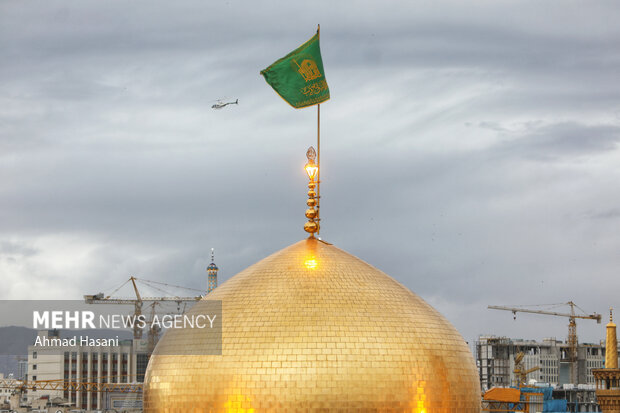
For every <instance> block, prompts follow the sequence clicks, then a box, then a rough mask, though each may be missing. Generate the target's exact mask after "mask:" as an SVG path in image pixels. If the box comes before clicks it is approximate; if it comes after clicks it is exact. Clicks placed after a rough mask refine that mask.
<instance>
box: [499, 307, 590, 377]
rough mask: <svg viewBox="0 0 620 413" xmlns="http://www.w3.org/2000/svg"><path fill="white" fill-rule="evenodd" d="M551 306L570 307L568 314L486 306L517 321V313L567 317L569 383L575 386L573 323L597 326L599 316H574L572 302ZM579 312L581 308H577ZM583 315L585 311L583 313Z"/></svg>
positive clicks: (574, 327) (575, 360) (575, 348)
mask: <svg viewBox="0 0 620 413" xmlns="http://www.w3.org/2000/svg"><path fill="white" fill-rule="evenodd" d="M550 305H551V306H553V305H555V306H558V305H568V306H570V313H568V314H567V313H558V312H556V311H546V310H532V309H528V308H523V307H504V306H498V305H490V306H488V308H489V309H491V310H504V311H511V312H512V314H513V316H514V319H515V320H516V319H517V313H533V314H544V315H553V316H558V317H568V349H569V355H568V360H569V362H570V366H571V369H570V378H571V383H573V384H577V322H576V321H575V320H576V319H577V318H581V319H586V320H596V322H597V323H598V324H600V323H601V315H600V314H597V313H593V314H583V315H582V314H575V307H577V308H579V306H578V305H577V304H575V303H574V302H572V301H569V302H567V303H562V304H550ZM579 309H580V310H581V308H579ZM581 311H583V310H581ZM584 313H585V311H584Z"/></svg>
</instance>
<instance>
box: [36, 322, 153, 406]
mask: <svg viewBox="0 0 620 413" xmlns="http://www.w3.org/2000/svg"><path fill="white" fill-rule="evenodd" d="M54 338H56V339H60V334H59V332H58V331H57V330H51V331H47V330H43V331H39V334H38V338H37V340H39V343H41V342H42V343H43V344H47V343H48V342H47V341H45V340H44V339H48V340H49V339H54ZM76 344H77V345H75V346H66V345H63V346H58V345H38V344H37V345H31V346H28V374H27V380H28V381H40V380H54V381H60V382H62V381H72V382H83V383H132V382H137V383H142V382H143V381H144V373H145V372H146V366H147V364H148V353H147V345H148V343H147V340H119V341H118V345H101V346H99V345H98V346H83V345H79V339H78V341H77V343H76ZM42 396H49V399H50V400H51V399H53V398H55V397H61V398H63V399H65V400H66V401H67V402H69V403H72V404H73V405H74V406H75V407H76V408H78V409H87V410H95V409H96V410H101V409H104V408H108V407H111V406H108V405H107V402H108V401H109V400H108V399H109V398H110V395H106V394H104V393H102V392H95V391H93V392H89V391H63V390H29V391H28V398H29V399H31V400H32V399H37V398H40V397H42ZM139 407H141V406H139Z"/></svg>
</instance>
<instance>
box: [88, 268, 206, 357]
mask: <svg viewBox="0 0 620 413" xmlns="http://www.w3.org/2000/svg"><path fill="white" fill-rule="evenodd" d="M136 282H141V283H142V284H144V285H146V286H148V287H150V288H154V289H156V290H158V291H160V292H162V293H164V294H169V293H168V292H167V291H164V290H163V289H162V288H160V287H158V286H165V287H173V288H180V289H184V290H192V291H199V292H202V290H197V289H194V288H187V287H181V286H178V285H172V284H166V283H162V282H157V281H149V280H143V279H140V278H136V277H133V276H132V277H129V279H128V280H127V281H125V282H124V283H123V284H121V285H120V286H119V287H118V288H116V289H115V290H114V291H113V292H112V293H110V294H109V295H107V296H106V295H104V294H103V293H98V294H94V295H85V296H84V301H85V302H86V304H117V305H133V306H134V313H133V315H134V317H135V319H138V317H139V316H141V315H142V305H143V303H145V302H150V303H151V304H150V305H151V306H152V307H151V309H152V311H151V321H152V318H153V316H154V314H155V306H156V305H157V304H158V303H160V302H162V301H172V302H176V303H177V308H178V309H180V306H181V304H182V303H186V302H192V301H198V300H200V299H201V298H202V295H198V296H193V297H181V296H169V295H166V296H161V297H143V296H142V295H141V294H140V291H139V290H138V285H137V284H136ZM128 283H131V285H132V287H133V291H134V293H135V295H136V298H114V297H112V295H114V294H115V293H116V292H117V291H118V290H120V289H121V288H123V287H124V286H125V285H127V284H128ZM148 324H149V325H151V324H152V323H148ZM158 333H159V331H158V329H156V328H149V330H148V336H149V337H148V338H149V340H148V342H149V351H152V350H153V348H154V347H155V344H156V342H157V337H156V335H157V334H158ZM133 337H134V339H141V338H142V329H141V328H140V326H139V323H134V325H133Z"/></svg>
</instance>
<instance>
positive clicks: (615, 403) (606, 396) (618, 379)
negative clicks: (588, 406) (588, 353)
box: [592, 308, 620, 413]
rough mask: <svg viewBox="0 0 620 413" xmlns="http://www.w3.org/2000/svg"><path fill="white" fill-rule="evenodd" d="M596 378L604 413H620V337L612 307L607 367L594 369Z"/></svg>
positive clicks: (606, 344) (597, 395)
mask: <svg viewBox="0 0 620 413" xmlns="http://www.w3.org/2000/svg"><path fill="white" fill-rule="evenodd" d="M592 374H594V378H595V379H596V398H597V400H598V404H599V406H601V410H602V411H603V413H620V369H618V338H617V336H616V324H615V323H614V322H613V315H612V309H611V308H610V309H609V324H607V341H606V343H605V368H604V369H596V370H592Z"/></svg>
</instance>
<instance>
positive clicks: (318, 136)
mask: <svg viewBox="0 0 620 413" xmlns="http://www.w3.org/2000/svg"><path fill="white" fill-rule="evenodd" d="M316 34H317V37H318V39H319V41H320V40H321V25H320V24H319V25H318V28H317V29H316ZM316 148H317V166H318V168H319V170H318V171H317V177H316V180H317V184H316V191H317V200H316V215H317V222H318V223H319V228H318V231H317V235H321V104H320V103H319V104H317V105H316Z"/></svg>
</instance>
